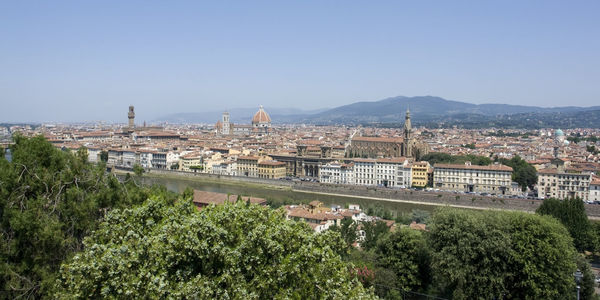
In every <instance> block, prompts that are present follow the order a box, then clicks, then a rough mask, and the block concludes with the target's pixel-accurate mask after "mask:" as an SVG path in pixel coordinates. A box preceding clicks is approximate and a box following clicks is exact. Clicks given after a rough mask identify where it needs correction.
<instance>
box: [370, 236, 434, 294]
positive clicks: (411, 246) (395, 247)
mask: <svg viewBox="0 0 600 300" xmlns="http://www.w3.org/2000/svg"><path fill="white" fill-rule="evenodd" d="M375 253H377V254H378V257H379V259H378V261H377V263H378V265H379V266H380V267H383V268H387V269H389V270H391V271H393V272H394V275H395V277H396V285H397V286H398V287H400V288H401V289H403V290H412V291H417V290H424V289H425V288H426V287H427V285H428V284H429V278H430V277H431V276H430V275H431V274H430V270H429V253H428V251H427V246H426V241H425V237H424V236H423V233H422V232H421V231H418V230H413V229H409V228H402V229H399V230H396V231H395V232H390V233H389V234H387V235H385V236H384V237H383V238H381V239H380V240H379V241H378V242H377V247H376V248H375Z"/></svg>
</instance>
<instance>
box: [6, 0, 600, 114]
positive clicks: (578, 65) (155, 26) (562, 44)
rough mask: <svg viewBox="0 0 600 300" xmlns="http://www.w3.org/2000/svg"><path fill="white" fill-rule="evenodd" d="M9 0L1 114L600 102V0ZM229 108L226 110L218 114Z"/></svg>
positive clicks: (543, 104)
mask: <svg viewBox="0 0 600 300" xmlns="http://www.w3.org/2000/svg"><path fill="white" fill-rule="evenodd" d="M577 4H578V5H573V3H569V4H567V3H560V2H543V3H521V2H503V3H502V4H483V3H476V4H473V3H467V2H461V3H458V2H453V3H451V4H437V5H435V6H432V5H427V4H424V3H420V4H401V3H379V4H377V5H364V4H362V5H361V4H359V3H356V2H354V3H345V5H344V6H339V5H334V4H324V3H317V2H312V3H286V4H282V3H277V2H273V3H268V2H263V3H258V4H254V3H253V4H249V3H228V4H223V3H218V4H214V3H213V4H205V3H194V2H189V3H182V4H180V5H174V4H171V3H169V4H161V3H142V2H128V3H117V2H115V3H112V4H106V3H102V4H100V3H98V4H93V3H77V2H52V3H35V4H31V3H29V4H24V3H5V4H2V5H1V8H2V9H0V25H1V26H0V28H2V29H0V30H1V33H2V34H0V45H2V46H1V47H0V57H1V58H0V67H1V69H2V71H0V97H1V101H2V106H3V109H2V111H1V112H0V120H2V121H4V122H19V121H22V122H42V121H51V122H60V121H64V122H77V121H86V120H107V121H120V120H123V118H124V117H123V114H122V108H123V107H126V106H128V105H134V106H136V108H137V109H138V112H139V114H140V116H142V115H143V116H146V117H145V118H144V119H146V120H148V121H152V120H153V119H155V118H157V117H160V116H162V115H165V114H170V113H181V112H201V111H219V110H225V109H230V108H239V107H244V108H245V107H256V106H258V105H260V104H262V105H264V106H265V107H268V108H286V107H287V108H289V107H293V108H299V109H305V110H312V109H322V108H332V107H336V106H340V105H346V104H350V103H354V102H357V101H377V100H380V99H384V98H387V97H394V96H398V95H402V96H418V95H434V96H440V97H443V98H446V99H453V100H458V101H464V102H469V103H475V104H482V103H502V104H520V105H532V106H542V107H551V106H567V105H576V106H592V105H595V104H596V103H597V102H598V99H599V97H598V96H599V95H600V90H599V89H598V88H597V82H599V79H600V59H599V58H598V55H597V53H599V52H600V41H599V40H598V39H595V38H594V37H596V36H600V32H599V31H600V30H599V28H600V26H599V25H600V24H599V23H600V21H599V20H597V18H596V17H595V13H594V12H596V11H598V8H600V7H598V6H599V4H598V3H597V2H593V1H589V2H585V1H582V2H577ZM217 117H218V116H217Z"/></svg>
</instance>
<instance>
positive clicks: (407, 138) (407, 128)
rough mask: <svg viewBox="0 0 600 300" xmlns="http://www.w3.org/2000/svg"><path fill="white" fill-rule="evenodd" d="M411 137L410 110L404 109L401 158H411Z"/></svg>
mask: <svg viewBox="0 0 600 300" xmlns="http://www.w3.org/2000/svg"><path fill="white" fill-rule="evenodd" d="M413 144H414V142H413V137H412V125H411V123H410V110H408V108H407V109H406V117H405V119H404V141H403V143H402V148H403V149H402V156H406V157H410V156H413V153H412V150H413V149H412V148H413Z"/></svg>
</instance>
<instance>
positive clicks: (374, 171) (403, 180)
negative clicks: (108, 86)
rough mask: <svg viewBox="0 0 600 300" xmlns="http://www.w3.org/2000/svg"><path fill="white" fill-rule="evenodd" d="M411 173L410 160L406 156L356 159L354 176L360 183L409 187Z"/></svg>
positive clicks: (357, 182)
mask: <svg viewBox="0 0 600 300" xmlns="http://www.w3.org/2000/svg"><path fill="white" fill-rule="evenodd" d="M410 174H411V168H410V164H409V161H408V160H407V159H406V158H404V157H398V158H378V159H369V158H356V159H354V176H355V182H356V184H358V185H380V186H385V187H409V186H410V184H411V175H410Z"/></svg>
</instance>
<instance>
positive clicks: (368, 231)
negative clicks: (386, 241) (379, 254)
mask: <svg viewBox="0 0 600 300" xmlns="http://www.w3.org/2000/svg"><path fill="white" fill-rule="evenodd" d="M361 226H362V229H363V231H364V232H365V239H364V240H363V242H362V243H361V244H360V247H361V248H363V249H366V250H369V249H373V248H375V245H376V244H377V240H379V238H380V237H382V236H383V235H384V234H386V233H388V231H390V229H389V228H388V227H387V225H386V224H385V222H383V221H380V220H378V221H365V222H362V223H361Z"/></svg>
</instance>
